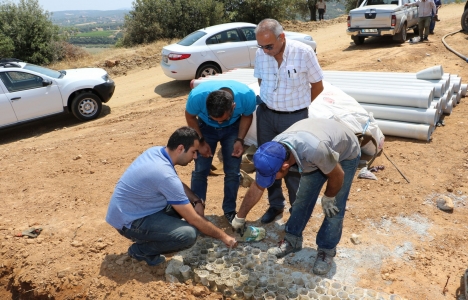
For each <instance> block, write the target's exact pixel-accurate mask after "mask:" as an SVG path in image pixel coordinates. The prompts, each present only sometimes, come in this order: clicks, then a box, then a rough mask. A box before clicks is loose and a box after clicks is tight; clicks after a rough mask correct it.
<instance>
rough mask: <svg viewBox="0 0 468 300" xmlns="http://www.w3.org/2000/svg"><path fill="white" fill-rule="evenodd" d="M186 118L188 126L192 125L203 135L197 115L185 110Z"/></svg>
mask: <svg viewBox="0 0 468 300" xmlns="http://www.w3.org/2000/svg"><path fill="white" fill-rule="evenodd" d="M185 120H186V121H187V126H189V127H192V128H193V129H195V131H196V132H197V133H198V136H200V137H201V136H202V133H201V131H200V127H199V126H198V120H197V116H194V115H191V114H189V113H188V112H187V111H185Z"/></svg>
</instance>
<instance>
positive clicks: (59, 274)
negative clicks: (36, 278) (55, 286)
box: [57, 268, 70, 278]
mask: <svg viewBox="0 0 468 300" xmlns="http://www.w3.org/2000/svg"><path fill="white" fill-rule="evenodd" d="M68 274H70V268H66V269H64V270H62V271H58V272H57V277H58V278H64V277H66V276H68Z"/></svg>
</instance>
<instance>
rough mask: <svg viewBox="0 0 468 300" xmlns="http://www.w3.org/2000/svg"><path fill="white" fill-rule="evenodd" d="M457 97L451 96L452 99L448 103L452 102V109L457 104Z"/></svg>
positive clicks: (455, 95)
mask: <svg viewBox="0 0 468 300" xmlns="http://www.w3.org/2000/svg"><path fill="white" fill-rule="evenodd" d="M457 95H458V94H452V98H451V99H450V101H452V107H455V106H457V104H458V102H457Z"/></svg>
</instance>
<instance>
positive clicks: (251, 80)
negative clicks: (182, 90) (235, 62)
mask: <svg viewBox="0 0 468 300" xmlns="http://www.w3.org/2000/svg"><path fill="white" fill-rule="evenodd" d="M205 78H206V79H192V81H190V87H191V88H192V89H193V88H195V87H196V86H197V85H199V84H200V83H202V82H204V81H209V80H228V79H229V80H236V81H239V82H241V83H244V84H246V85H249V84H252V83H256V82H258V81H257V78H254V77H252V78H235V77H233V78H227V77H218V76H210V77H205Z"/></svg>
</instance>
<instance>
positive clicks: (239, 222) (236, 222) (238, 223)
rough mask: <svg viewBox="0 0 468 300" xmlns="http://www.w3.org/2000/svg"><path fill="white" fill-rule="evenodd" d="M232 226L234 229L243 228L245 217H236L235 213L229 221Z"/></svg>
mask: <svg viewBox="0 0 468 300" xmlns="http://www.w3.org/2000/svg"><path fill="white" fill-rule="evenodd" d="M231 225H232V228H233V229H235V230H239V229H240V230H244V228H245V218H238V217H237V214H236V216H235V217H234V219H233V220H232V222H231Z"/></svg>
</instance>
